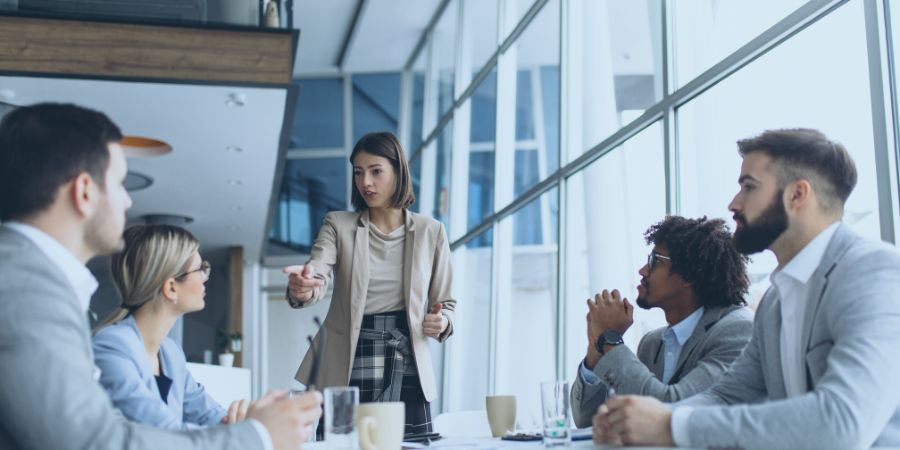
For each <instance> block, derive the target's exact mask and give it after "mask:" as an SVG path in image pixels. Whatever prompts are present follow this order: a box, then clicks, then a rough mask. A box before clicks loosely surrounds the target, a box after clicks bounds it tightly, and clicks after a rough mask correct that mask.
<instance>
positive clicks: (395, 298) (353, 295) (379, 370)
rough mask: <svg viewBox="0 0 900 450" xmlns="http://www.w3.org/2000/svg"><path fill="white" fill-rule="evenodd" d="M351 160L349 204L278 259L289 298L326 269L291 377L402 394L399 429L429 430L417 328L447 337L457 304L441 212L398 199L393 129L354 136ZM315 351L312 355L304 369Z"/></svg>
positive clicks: (405, 170)
mask: <svg viewBox="0 0 900 450" xmlns="http://www.w3.org/2000/svg"><path fill="white" fill-rule="evenodd" d="M350 163H351V164H352V165H353V182H352V186H351V190H352V192H353V194H352V201H353V206H354V207H355V208H356V212H345V211H341V212H332V213H329V214H328V215H327V216H326V217H325V223H324V224H323V225H322V228H321V229H320V230H319V235H318V237H317V238H316V241H315V243H314V244H313V247H312V250H311V252H310V259H309V261H307V263H306V264H305V265H302V266H289V267H285V268H284V272H285V273H287V274H288V275H289V279H288V301H289V302H290V304H291V306H293V307H294V308H304V307H307V306H309V305H311V304H313V303H315V302H317V301H319V300H320V299H322V297H323V296H324V295H325V292H326V283H327V280H328V278H329V277H328V276H329V275H330V274H332V273H333V274H334V292H333V294H332V296H331V306H330V308H329V310H328V315H327V316H326V318H325V323H324V325H323V329H324V331H323V330H320V331H319V334H318V335H317V336H316V339H315V340H314V342H313V346H312V347H311V348H310V351H309V352H307V354H306V357H305V358H304V360H303V363H302V364H301V366H300V369H299V370H298V371H297V380H298V381H300V382H301V383H304V384H307V385H308V384H315V385H316V387H317V388H322V387H328V386H347V385H348V384H349V385H351V386H358V387H359V389H360V393H359V396H360V401H361V402H380V401H402V402H404V403H405V404H406V433H407V434H414V433H427V432H431V431H432V427H431V411H430V409H429V402H430V401H432V400H433V399H434V398H435V397H436V396H437V386H436V385H435V379H434V373H433V369H432V362H431V352H430V351H429V349H428V341H427V340H426V337H431V338H434V339H436V340H438V341H439V342H444V341H445V340H446V339H447V338H448V337H450V335H451V334H452V333H453V310H454V309H455V306H456V300H454V299H453V296H452V293H451V284H452V278H453V274H452V269H451V266H450V247H449V246H448V243H447V236H446V234H445V232H444V227H443V226H442V225H441V223H440V222H438V221H436V220H434V219H431V218H429V217H425V216H421V215H419V214H415V213H413V212H411V211H409V210H408V209H407V208H409V206H410V205H412V203H413V201H415V196H414V195H413V192H412V178H411V177H410V173H409V165H408V164H407V162H406V156H405V155H404V153H403V148H402V147H401V146H400V142H399V141H398V140H397V138H396V137H395V136H394V135H392V134H391V133H387V132H380V133H369V134H367V135H365V136H363V137H362V138H361V139H360V140H359V141H358V142H357V143H356V145H355V146H354V147H353V152H352V153H351V155H350ZM323 333H325V334H327V337H326V338H325V339H322V336H323ZM323 342H324V343H325V345H324V346H323V345H322V343H323ZM317 354H318V355H320V356H321V364H319V367H318V370H317V371H316V372H317V373H311V372H312V370H313V367H315V364H313V360H315V359H316V355H317Z"/></svg>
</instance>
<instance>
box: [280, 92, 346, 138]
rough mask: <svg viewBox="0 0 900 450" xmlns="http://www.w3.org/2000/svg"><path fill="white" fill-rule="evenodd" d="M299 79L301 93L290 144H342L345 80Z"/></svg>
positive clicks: (298, 98)
mask: <svg viewBox="0 0 900 450" xmlns="http://www.w3.org/2000/svg"><path fill="white" fill-rule="evenodd" d="M296 83H297V85H298V86H299V88H300V93H299V94H298V97H297V108H296V110H295V111H294V124H293V127H292V128H291V145H290V146H291V148H334V147H343V146H344V106H343V105H344V95H343V92H344V91H343V86H342V84H343V81H342V80H341V79H340V78H310V79H303V80H299V81H297V82H296Z"/></svg>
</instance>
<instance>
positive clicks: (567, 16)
mask: <svg viewBox="0 0 900 450" xmlns="http://www.w3.org/2000/svg"><path fill="white" fill-rule="evenodd" d="M571 1H572V0H561V1H560V2H559V93H558V95H559V117H558V120H559V124H558V125H559V152H557V155H556V157H557V164H556V167H562V166H563V164H564V163H563V161H567V158H568V154H567V152H566V151H565V150H564V149H565V148H566V147H567V146H568V143H569V124H568V120H569V117H570V114H569V110H568V108H569V97H568V95H569V94H568V92H569V89H570V87H571V84H570V81H569V73H570V70H571V67H570V64H571V58H570V55H571V53H570V46H571V45H574V41H575V40H576V39H574V38H575V36H573V34H572V33H571V32H570V31H569V28H570V27H569V23H570V21H572V20H573V19H574V17H572V15H571V13H572V11H571ZM575 31H578V30H575ZM579 70H580V69H579ZM567 189H568V186H567V184H566V180H565V179H563V180H560V182H559V184H558V186H557V190H556V194H557V202H556V205H557V208H558V209H557V216H556V232H557V235H556V242H557V244H556V342H557V348H556V379H557V380H564V379H566V367H568V363H567V361H566V349H567V348H568V346H569V342H568V339H567V336H566V330H567V329H568V302H567V301H566V299H567V297H566V296H567V295H568V292H567V291H566V285H567V283H566V282H565V280H564V277H565V274H566V258H567V257H568V251H567V248H566V245H565V243H566V242H568V241H567V233H566V227H567V226H568V222H567V220H568V216H567V213H568V208H567V206H566V203H567V201H566V195H567ZM573 326H576V324H573Z"/></svg>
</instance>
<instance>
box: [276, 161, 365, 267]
mask: <svg viewBox="0 0 900 450" xmlns="http://www.w3.org/2000/svg"><path fill="white" fill-rule="evenodd" d="M347 164H348V163H347V160H346V159H344V158H309V159H293V160H289V161H288V162H287V164H285V168H284V178H283V179H282V182H281V192H280V195H279V198H278V208H277V209H276V212H275V220H274V221H273V222H272V230H271V231H270V233H269V240H270V241H271V242H272V243H274V244H276V246H275V247H272V250H273V251H277V250H278V249H279V248H282V249H284V247H287V249H290V250H294V251H300V252H303V253H307V252H309V249H310V246H311V245H312V242H313V240H315V238H316V233H318V232H319V227H320V226H322V220H323V219H325V214H327V213H328V212H329V211H343V210H345V209H347V198H348V197H347V196H348V195H349V194H348V187H349V181H348V178H347ZM285 250H286V249H285ZM270 253H271V252H270Z"/></svg>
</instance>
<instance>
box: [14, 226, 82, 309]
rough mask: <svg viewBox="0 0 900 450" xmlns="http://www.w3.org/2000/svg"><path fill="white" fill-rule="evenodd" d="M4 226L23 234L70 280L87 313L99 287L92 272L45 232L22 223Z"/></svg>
mask: <svg viewBox="0 0 900 450" xmlns="http://www.w3.org/2000/svg"><path fill="white" fill-rule="evenodd" d="M3 225H4V226H6V227H8V228H9V229H11V230H15V231H16V232H18V233H20V234H22V235H23V236H25V237H26V238H27V239H28V240H30V241H31V242H33V243H34V245H36V246H37V247H38V248H39V249H41V251H42V252H44V255H46V256H47V259H49V260H50V261H51V262H52V263H53V264H55V265H56V267H58V268H59V270H61V271H62V273H63V274H64V275H65V276H66V279H68V280H69V284H71V285H72V289H73V290H74V291H75V295H76V296H77V297H78V302H79V303H80V306H81V308H82V309H83V310H85V311H87V309H88V307H90V305H91V296H92V295H94V292H95V291H96V290H97V286H98V283H97V279H96V278H94V275H93V274H91V271H90V270H88V268H87V267H85V265H84V264H83V263H82V262H81V261H79V260H78V258H77V257H76V256H75V255H74V254H73V253H72V252H71V251H69V249H67V248H66V247H64V246H63V245H62V244H61V243H60V242H59V241H57V240H56V238H54V237H53V236H50V235H49V234H47V233H46V232H44V231H43V230H41V229H39V228H37V227H35V226H32V225H28V224H25V223H22V222H6V223H4V224H3Z"/></svg>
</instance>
